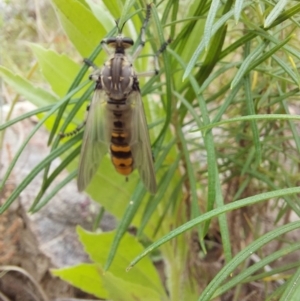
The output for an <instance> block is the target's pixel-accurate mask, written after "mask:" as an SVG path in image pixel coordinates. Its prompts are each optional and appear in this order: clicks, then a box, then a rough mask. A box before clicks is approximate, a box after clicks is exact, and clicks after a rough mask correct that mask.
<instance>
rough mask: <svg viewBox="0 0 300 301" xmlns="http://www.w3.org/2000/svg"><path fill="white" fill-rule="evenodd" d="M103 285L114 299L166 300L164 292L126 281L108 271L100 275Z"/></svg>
mask: <svg viewBox="0 0 300 301" xmlns="http://www.w3.org/2000/svg"><path fill="white" fill-rule="evenodd" d="M102 279H103V285H104V287H105V288H106V289H107V291H108V295H109V298H110V299H111V300H116V301H137V300H141V301H162V300H168V298H167V296H166V295H165V294H159V293H158V292H157V291H155V290H153V289H152V288H149V287H147V286H142V285H139V284H138V283H136V282H128V281H125V280H124V279H122V278H120V277H119V276H118V277H116V276H115V275H114V274H112V273H110V272H105V274H104V275H103V276H102Z"/></svg>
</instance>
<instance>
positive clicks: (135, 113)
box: [129, 92, 156, 194]
mask: <svg viewBox="0 0 300 301" xmlns="http://www.w3.org/2000/svg"><path fill="white" fill-rule="evenodd" d="M129 101H130V102H131V105H132V124H131V131H132V136H131V143H130V146H131V151H132V154H133V160H134V168H137V170H138V171H139V174H140V177H141V179H142V181H143V182H144V185H145V187H146V188H147V189H148V190H149V191H150V193H151V194H155V193H156V179H155V170H154V164H153V155H152V151H151V143H150V138H149V132H148V126H147V120H146V117H145V111H144V106H143V103H142V99H141V95H140V93H139V92H132V93H131V94H130V96H129Z"/></svg>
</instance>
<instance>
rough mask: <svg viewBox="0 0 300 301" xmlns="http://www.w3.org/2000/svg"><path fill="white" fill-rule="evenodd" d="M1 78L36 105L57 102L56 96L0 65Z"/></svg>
mask: <svg viewBox="0 0 300 301" xmlns="http://www.w3.org/2000/svg"><path fill="white" fill-rule="evenodd" d="M0 76H1V78H2V79H3V80H4V81H5V82H6V83H7V84H8V85H10V86H11V87H12V88H14V90H15V91H16V92H18V93H19V94H21V95H22V96H24V97H25V98H26V99H27V100H28V101H30V102H32V103H33V104H34V105H36V106H37V107H43V106H47V105H49V104H54V103H56V102H57V98H56V97H55V96H54V95H53V94H51V93H49V92H47V91H46V90H44V89H41V88H37V87H35V86H34V85H33V84H32V83H31V82H30V81H28V80H27V79H25V78H24V77H21V76H20V75H17V74H14V73H12V72H11V71H10V70H8V69H6V68H5V67H2V66H0Z"/></svg>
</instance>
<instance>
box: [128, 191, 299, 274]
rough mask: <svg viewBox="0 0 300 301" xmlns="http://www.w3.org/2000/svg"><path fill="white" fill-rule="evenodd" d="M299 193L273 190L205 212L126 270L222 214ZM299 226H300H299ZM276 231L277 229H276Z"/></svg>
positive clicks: (140, 256) (164, 237)
mask: <svg viewBox="0 0 300 301" xmlns="http://www.w3.org/2000/svg"><path fill="white" fill-rule="evenodd" d="M297 193H300V187H292V188H286V189H279V190H274V191H270V192H266V193H261V194H258V195H255V196H251V197H248V198H245V199H241V200H238V201H236V202H234V203H230V204H227V205H224V206H222V207H218V208H216V209H213V210H211V211H209V212H206V213H204V214H202V215H201V216H199V217H197V218H194V219H192V220H190V221H188V222H187V223H185V224H184V225H182V226H180V227H178V228H177V229H175V230H172V231H171V232H169V233H168V234H167V235H165V236H163V237H162V238H161V239H159V240H158V241H156V242H155V243H153V244H151V245H150V246H149V247H147V248H146V249H145V251H144V252H142V253H141V254H140V255H139V256H137V257H136V258H135V259H134V260H133V261H132V262H131V263H130V265H129V266H128V268H127V269H130V268H132V267H133V266H134V265H135V264H136V263H138V262H139V261H140V260H141V259H142V258H143V257H145V256H147V255H148V254H149V253H150V252H152V251H153V250H155V249H156V248H158V247H159V246H161V245H162V244H164V243H166V242H168V241H170V240H171V239H173V238H175V237H176V236H178V235H180V234H182V233H184V232H186V231H188V230H190V229H191V228H193V227H195V226H196V225H198V224H200V223H203V222H205V221H206V220H210V219H212V218H213V217H216V216H218V215H220V214H222V213H225V212H229V211H232V210H235V209H238V208H241V207H245V206H249V205H254V204H257V203H260V202H262V201H265V200H269V199H274V198H279V197H282V196H287V195H291V194H297ZM299 226H300V225H299ZM276 230H277V229H276Z"/></svg>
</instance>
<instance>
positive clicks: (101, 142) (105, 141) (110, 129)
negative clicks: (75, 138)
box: [62, 5, 169, 194]
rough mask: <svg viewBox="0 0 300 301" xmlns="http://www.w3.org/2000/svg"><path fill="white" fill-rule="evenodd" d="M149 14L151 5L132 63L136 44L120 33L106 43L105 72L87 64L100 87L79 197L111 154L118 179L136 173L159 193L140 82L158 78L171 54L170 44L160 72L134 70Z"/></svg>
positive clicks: (86, 134) (91, 118) (89, 115)
mask: <svg viewBox="0 0 300 301" xmlns="http://www.w3.org/2000/svg"><path fill="white" fill-rule="evenodd" d="M150 14H151V5H147V13H146V18H145V20H144V22H143V26H142V28H141V33H140V37H141V43H140V45H139V46H138V47H137V48H136V50H135V52H134V53H133V54H132V56H131V57H129V56H128V55H127V54H126V52H125V50H126V49H128V48H130V47H132V46H133V44H134V42H133V40H132V39H131V38H128V37H123V36H122V35H121V30H119V34H118V35H117V36H116V37H110V38H107V39H104V40H103V41H102V42H101V44H102V48H103V49H104V51H105V52H106V53H107V54H108V55H109V56H110V58H109V59H108V60H107V62H106V63H105V64H104V66H103V68H102V69H99V68H97V67H95V66H94V65H93V64H92V63H91V62H89V61H87V60H86V63H88V64H89V65H91V66H93V67H94V68H95V71H94V72H93V73H92V74H91V76H90V79H91V80H93V81H95V82H96V87H95V92H94V95H93V98H92V101H91V104H90V105H89V106H88V109H87V111H88V112H87V118H86V120H85V126H86V128H85V131H84V135H83V142H82V148H81V154H80V159H79V169H78V177H77V186H78V190H79V191H83V190H84V189H85V188H86V187H87V185H88V184H89V182H90V181H91V179H92V177H93V176H94V175H95V173H96V171H97V169H98V167H99V165H100V162H101V160H102V158H103V156H104V155H105V154H106V153H107V151H110V154H111V160H112V163H113V165H114V167H115V169H116V171H117V172H118V173H120V174H122V175H124V176H126V177H127V176H128V175H130V174H131V173H132V171H133V170H134V169H137V170H138V171H139V174H140V177H141V179H142V181H143V183H144V185H145V187H146V188H147V190H148V191H149V192H150V193H151V194H155V193H156V190H157V187H156V178H155V169H154V164H153V156H152V151H151V143H150V138H149V132H148V127H147V121H146V117H145V112H144V107H143V103H142V99H141V93H140V88H139V81H138V76H152V75H155V74H158V60H157V56H158V54H160V53H161V52H162V51H164V50H165V49H166V46H167V44H168V43H169V41H168V42H166V43H164V44H163V45H162V47H161V48H160V49H159V51H158V52H157V53H156V55H155V70H153V71H149V72H143V73H141V74H137V73H136V72H135V70H134V68H133V65H132V63H133V62H134V60H135V59H136V58H137V57H138V55H139V54H140V52H141V50H142V49H143V46H144V44H145V30H146V26H147V24H148V22H149V19H150ZM109 48H112V49H113V52H111V50H110V49H109ZM80 128H81V127H80ZM80 128H78V129H77V130H75V131H74V132H72V133H75V132H77V131H78V130H79V129H80ZM72 133H69V134H72ZM69 134H62V136H68V135H69Z"/></svg>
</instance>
